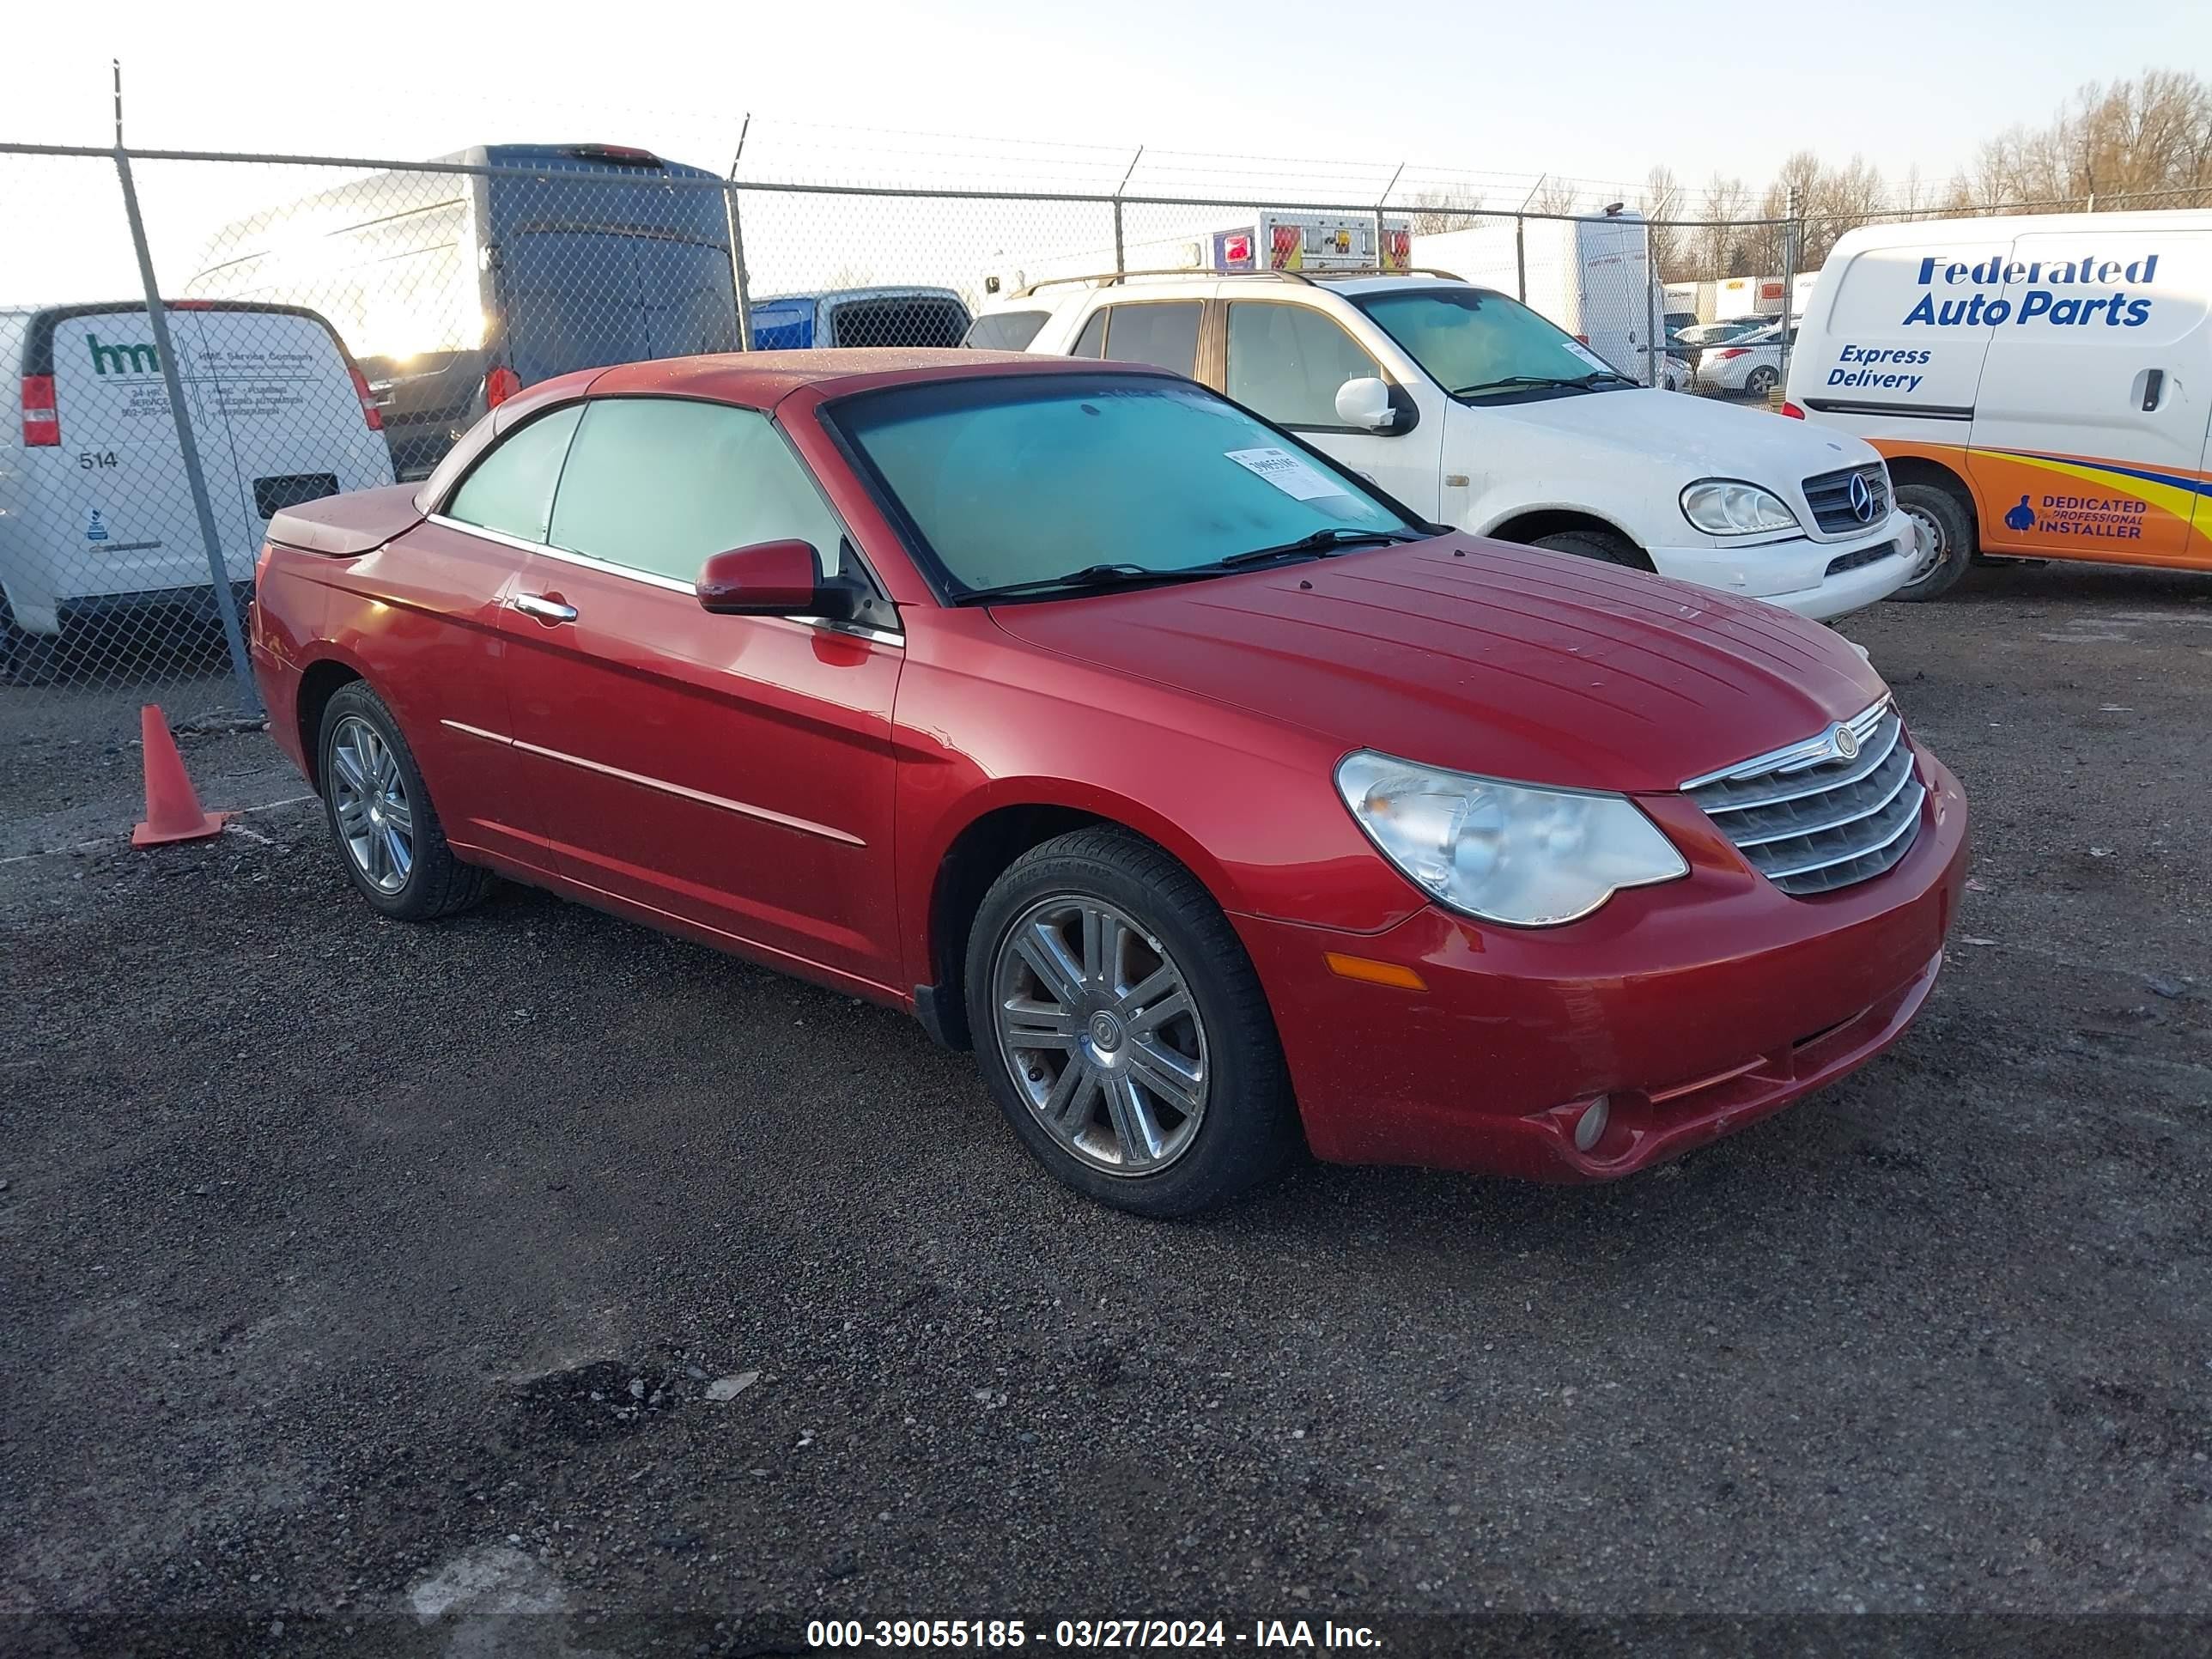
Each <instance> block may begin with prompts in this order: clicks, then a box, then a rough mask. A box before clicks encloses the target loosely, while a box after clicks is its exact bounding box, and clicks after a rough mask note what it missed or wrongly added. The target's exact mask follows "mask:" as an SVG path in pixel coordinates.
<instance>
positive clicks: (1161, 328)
mask: <svg viewBox="0 0 2212 1659" xmlns="http://www.w3.org/2000/svg"><path fill="white" fill-rule="evenodd" d="M1053 291H1054V290H1053V289H1040V290H1039V291H1038V293H1037V294H1036V295H1026V296H1024V295H1015V296H1010V301H1020V300H1022V299H1024V298H1026V299H1030V300H1035V299H1036V298H1038V297H1039V296H1040V295H1046V294H1050V293H1052V292H1053ZM1073 291H1074V293H1075V295H1076V296H1077V297H1076V299H1075V300H1074V301H1073V302H1063V303H1060V304H1059V305H1058V306H1056V307H1055V308H1054V311H1053V314H1052V317H1051V319H1049V320H1048V322H1047V323H1045V324H1044V325H1042V327H1041V328H1040V329H1039V330H1038V331H1037V333H1036V337H1034V338H1033V339H1032V340H1031V342H1030V347H1029V349H1030V350H1031V351H1032V352H1040V353H1042V352H1050V353H1055V354H1072V355H1073V356H1080V357H1094V358H1103V359H1105V360H1107V361H1110V362H1144V363H1154V364H1157V365H1158V366H1160V367H1161V368H1171V369H1173V370H1174V371H1175V372H1176V373H1177V374H1188V375H1190V376H1192V377H1193V378H1194V379H1196V380H1200V381H1201V382H1203V383H1204V384H1206V385H1207V386H1212V387H1213V388H1214V389H1215V390H1217V391H1219V392H1225V393H1226V394H1227V395H1228V396H1229V397H1231V398H1233V399H1235V400H1236V401H1237V402H1238V403H1240V404H1244V405H1245V406H1246V407H1247V408H1249V409H1251V410H1254V411H1255V413H1257V414H1259V415H1260V416H1263V417H1264V418H1266V419H1268V420H1271V421H1273V422H1275V423H1276V424H1278V425H1279V426H1285V427H1288V428H1291V430H1292V431H1295V432H1297V433H1298V434H1299V435H1301V436H1302V437H1304V439H1305V440H1306V441H1309V442H1310V443H1311V444H1312V445H1313V446H1314V447H1316V448H1317V449H1320V450H1322V451H1323V452H1325V453H1328V454H1329V455H1330V456H1332V457H1334V459H1337V460H1339V461H1340V462H1342V463H1343V464H1344V465H1346V466H1350V467H1352V468H1353V469H1355V470H1356V471H1358V472H1360V473H1361V474H1363V475H1364V476H1365V477H1370V478H1372V479H1373V480H1374V481H1375V482H1376V483H1377V484H1378V485H1380V486H1381V487H1382V488H1383V489H1385V490H1387V491H1389V493H1390V494H1391V495H1394V496H1395V497H1396V498H1397V499H1398V500H1400V501H1403V502H1405V503H1406V504H1407V506H1408V507H1411V508H1412V509H1413V511H1414V512H1415V513H1419V514H1420V515H1421V516H1422V517H1424V518H1425V519H1429V520H1435V521H1437V522H1438V523H1442V524H1449V525H1455V526H1458V527H1459V528H1461V529H1462V530H1467V531H1470V532H1474V533H1475V534H1478V535H1487V536H1496V537H1498V538H1502V539H1504V540H1507V541H1517V542H1527V543H1529V544H1533V545H1534V546H1537V547H1542V548H1547V549H1550V550H1553V551H1556V552H1563V553H1572V554H1577V555H1580V556H1584V557H1588V558H1595V559H1601V560H1605V561H1607V562H1611V563H1614V564H1620V565H1626V566H1629V567H1631V568H1638V569H1645V570H1656V571H1657V572H1658V573H1659V574H1661V575H1665V576H1676V577H1680V579H1682V580H1686V581H1693V582H1697V583H1699V584H1700V585H1701V586H1707V587H1713V588H1718V589H1721V590H1722V591H1723V592H1734V593H1741V594H1745V595H1747V596H1749V597H1752V598H1756V599H1766V600H1768V601H1769V602H1770V603H1772V604H1775V605H1782V606H1784V607H1785V608H1787V609H1789V610H1792V611H1797V612H1798V613H1799V614H1800V615H1802V616H1808V617H1833V616H1838V615H1840V614H1841V613H1843V612H1844V611H1854V610H1857V609H1858V608H1859V607H1860V606H1862V605H1871V604H1873V603H1874V602H1875V600H1877V599H1881V598H1882V597H1883V596H1884V595H1885V594H1887V592H1889V591H1890V589H1891V588H1893V587H1894V586H1896V585H1897V584H1898V583H1899V582H1900V581H1903V580H1905V577H1906V576H1907V575H1908V574H1911V570H1912V568H1914V566H1915V565H1916V563H1917V559H1918V551H1917V550H1918V542H1917V532H1915V531H1914V529H1913V527H1912V526H1911V521H1910V520H1906V519H1905V517H1904V516H1903V515H1902V514H1901V513H1896V512H1894V511H1893V510H1892V507H1891V503H1890V500H1889V481H1888V477H1887V473H1885V472H1884V471H1883V470H1882V465H1881V457H1880V456H1879V455H1877V454H1875V453H1874V451H1873V450H1871V449H1869V448H1868V447H1865V446H1864V445H1863V444H1855V443H1837V442H1832V441H1825V440H1824V441H1818V442H1813V443H1805V442H1802V441H1800V439H1801V437H1802V435H1803V432H1804V428H1802V427H1799V426H1797V425H1796V424H1795V423H1793V422H1784V421H1777V420H1772V419H1770V418H1768V417H1766V416H1760V415H1755V414H1753V413H1752V412H1751V411H1749V410H1739V409H1730V408H1727V407H1725V406H1723V405H1721V404H1714V403H1711V402H1708V401H1706V400H1704V399H1697V400H1691V399H1686V398H1672V397H1668V396H1666V395H1665V394H1664V393H1662V392H1657V391H1653V390H1650V389H1647V388H1644V387H1643V386H1638V385H1637V384H1636V382H1635V381H1634V380H1632V379H1630V378H1629V377H1628V376H1627V375H1625V374H1620V373H1619V372H1618V371H1616V370H1615V369H1613V368H1612V367H1611V366H1610V365H1609V364H1607V363H1606V362H1604V361H1603V360H1602V359H1601V358H1600V357H1599V356H1597V355H1596V354H1595V353H1594V352H1592V351H1591V350H1590V349H1589V348H1588V347H1587V346H1584V345H1583V344H1582V343H1580V342H1579V341H1577V340H1576V339H1574V338H1573V337H1571V336H1570V335H1568V334H1566V333H1565V332H1564V331H1561V330H1560V329H1559V328H1558V327H1557V326H1556V325H1553V324H1552V323H1551V322H1549V321H1547V320H1546V319H1544V318H1542V317H1540V316H1538V315H1537V314H1536V313H1534V311H1531V310H1530V309H1529V308H1528V307H1526V306H1523V305H1522V304H1521V303H1519V302H1518V301H1516V300H1513V299H1512V298H1510V297H1509V296H1508V295H1503V294H1499V293H1497V292H1495V291H1493V290H1491V289H1482V288H1478V287H1475V286H1474V285H1473V284H1471V283H1460V282H1453V281H1450V280H1448V279H1443V278H1437V277H1431V276H1419V275H1415V276H1342V277H1334V276H1319V277H1285V276H1267V275H1260V276H1191V277H1185V276H1167V277H1159V278H1133V279H1131V280H1129V281H1127V282H1126V283H1104V284H1097V285H1091V286H1081V285H1077V286H1075V287H1074V290H1073ZM1854 479H1856V480H1857V484H1856V485H1855V484H1854V483H1853V480H1854Z"/></svg>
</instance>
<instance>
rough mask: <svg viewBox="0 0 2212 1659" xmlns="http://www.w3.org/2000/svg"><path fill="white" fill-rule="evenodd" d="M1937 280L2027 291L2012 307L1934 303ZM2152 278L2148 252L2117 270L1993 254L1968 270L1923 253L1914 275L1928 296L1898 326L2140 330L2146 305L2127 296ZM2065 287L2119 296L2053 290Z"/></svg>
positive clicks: (2153, 259)
mask: <svg viewBox="0 0 2212 1659" xmlns="http://www.w3.org/2000/svg"><path fill="white" fill-rule="evenodd" d="M1939 279H1940V280H1941V281H1942V284H1943V285H1944V286H1945V287H1946V288H1957V287H1960V286H1962V285H1964V286H1972V287H1975V288H1991V287H1994V288H2014V287H2016V286H2018V285H2020V284H2021V283H2026V284H2027V292H2026V293H2025V294H2022V295H2020V298H2019V302H2018V304H2016V305H2015V303H2014V301H2011V300H2009V299H2003V298H1996V299H1993V298H1991V297H1990V295H1986V294H1975V295H1971V296H1967V297H1962V298H1960V299H1956V300H1945V301H1942V302H1941V303H1940V304H1939V303H1938V302H1937V301H1936V295H1935V293H1934V289H1935V288H1936V283H1937V281H1938V280H1939ZM2157 280H2158V255H2156V254H2155V253H2151V254H2146V255H2144V256H2143V257H2142V258H2140V259H2136V260H2133V261H2131V262H2129V263H2125V264H2123V263H2122V262H2121V261H2120V260H2118V259H2098V258H2092V257H2090V256H2089V255H2087V254H2084V255H2083V256H2082V257H2081V258H2079V259H2054V260H2049V261H2045V260H2042V259H2035V260H2027V259H2010V260H2008V259H2006V258H2003V257H2002V256H2001V255H1998V254H1994V253H1993V254H1991V255H1990V257H1989V258H1986V259H1984V260H1982V261H1980V262H1979V263H1978V264H1971V265H1970V264H1967V263H1966V261H1965V260H1964V259H1948V260H1947V259H1946V258H1944V257H1943V256H1942V254H1940V253H1931V254H1929V256H1928V257H1927V258H1924V259H1923V260H1922V261H1921V262H1920V277H1919V285H1920V286H1921V287H1922V288H1924V289H1929V292H1928V293H1926V294H1923V295H1921V296H1920V299H1919V301H1918V302H1917V304H1915V305H1914V307H1912V309H1911V311H1910V312H1908V313H1905V322H1904V324H1903V326H1905V327H1907V328H1910V327H1911V325H1913V324H1915V323H1928V324H1930V325H1933V326H1935V327H1937V328H1960V327H1963V328H1980V327H1983V326H1984V325H1995V324H1999V323H2032V322H2033V321H2035V320H2036V319H2038V318H2040V319H2043V320H2044V321H2045V322H2049V323H2056V324H2058V325H2068V324H2071V325H2075V326H2076V327H2080V326H2082V325H2087V324H2089V323H2095V322H2101V323H2103V324H2104V325H2105V326H2106V327H2107V328H2141V327H2142V325H2144V324H2145V323H2147V322H2148V321H2149V320H2150V307H2151V301H2149V300H2147V299H2136V298H2134V297H2132V296H2131V295H2130V294H2129V293H2128V291H2127V290H2128V289H2130V288H2148V287H2149V286H2150V285H2151V284H2152V283H2154V282H2156V281H2157ZM2069 288H2075V289H2079V288H2116V289H2118V290H2119V291H2118V293H2114V294H2100V295H2096V296H2095V297H2093V298H2092V297H2090V296H2088V295H2081V294H2067V293H2063V292H2062V291H2061V290H2063V289H2069Z"/></svg>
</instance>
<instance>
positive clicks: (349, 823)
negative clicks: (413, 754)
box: [331, 714, 415, 893]
mask: <svg viewBox="0 0 2212 1659" xmlns="http://www.w3.org/2000/svg"><path fill="white" fill-rule="evenodd" d="M331 807H332V809H333V811H335V812H336V814H337V825H338V839H339V840H340V841H342V842H344V843H345V849H346V854H347V856H348V857H349V858H351V859H352V860H353V863H354V868H355V869H356V870H358V871H360V872H361V873H362V878H364V879H365V880H367V881H368V884H370V885H371V886H373V887H374V888H375V889H376V890H377V891H378V892H380V893H396V892H398V890H400V889H401V888H403V887H404V886H405V885H406V884H407V876H408V872H410V871H411V870H413V869H414V867H415V811H414V808H413V806H412V805H410V803H409V801H408V799H407V781H406V780H405V779H404V777H403V776H401V775H400V771H399V757H398V756H397V755H395V754H394V753H392V745H391V744H388V743H386V741H385V740H384V736H383V734H382V733H381V732H379V731H378V730H377V729H376V728H375V727H374V726H371V725H370V724H369V723H368V721H367V720H362V718H361V717H360V716H359V715H357V714H349V715H347V716H346V717H345V718H344V719H343V720H340V721H339V722H338V725H337V730H336V731H335V732H332V733H331Z"/></svg>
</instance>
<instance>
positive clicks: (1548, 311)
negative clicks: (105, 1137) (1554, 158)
mask: <svg viewBox="0 0 2212 1659" xmlns="http://www.w3.org/2000/svg"><path fill="white" fill-rule="evenodd" d="M1650 238H1651V233H1650V227H1649V226H1647V225H1646V224H1645V223H1644V219H1643V216H1641V215H1640V214H1635V213H1627V212H1622V213H1616V214H1610V215H1607V216H1603V217H1599V218H1588V219H1529V220H1526V221H1523V222H1517V223H1516V222H1515V221H1513V220H1511V219H1493V220H1491V221H1489V222H1486V223H1484V224H1480V225H1474V226H1471V227H1469V228H1467V229H1465V230H1443V231H1437V232H1433V233H1431V234H1426V235H1419V236H1416V237H1414V238H1413V264H1415V265H1416V266H1417V267H1419V269H1421V270H1427V271H1436V272H1443V271H1449V272H1450V273H1451V274H1452V275H1453V276H1462V277H1465V278H1466V279H1467V280H1468V282H1471V283H1480V284H1481V285H1482V286H1483V287H1485V288H1494V289H1498V290H1500V291H1501V292H1504V293H1507V294H1511V295H1514V296H1515V297H1516V298H1517V299H1519V300H1520V301H1521V303H1522V304H1523V305H1525V306H1527V307H1528V308H1529V309H1530V310H1532V311H1534V312H1535V313H1537V314H1538V315H1539V316H1542V317H1548V318H1550V319H1552V321H1553V322H1555V323H1557V324H1558V325H1559V326H1560V327H1561V328H1563V329H1565V331H1567V332H1568V333H1570V334H1571V335H1573V336H1574V337H1575V338H1576V339H1577V340H1579V341H1581V342H1582V343H1583V344H1584V345H1586V346H1588V347H1589V349H1591V350H1592V351H1595V353H1597V355H1598V356H1601V357H1602V358H1604V359H1605V360H1606V362H1608V363H1610V364H1612V365H1613V368H1617V369H1620V370H1621V371H1623V372H1624V373H1626V374H1630V375H1632V376H1633V377H1634V378H1635V379H1637V380H1640V381H1642V382H1643V383H1644V385H1646V386H1649V385H1650V384H1651V383H1652V378H1653V374H1654V373H1655V371H1656V372H1657V373H1658V374H1660V376H1661V378H1662V380H1663V378H1664V372H1665V368H1666V361H1665V359H1666V350H1665V347H1666V334H1665V332H1664V326H1663V325H1662V323H1661V321H1660V319H1661V316H1662V313H1663V312H1664V311H1665V308H1666V306H1665V301H1664V298H1663V296H1662V295H1661V293H1660V291H1659V289H1657V288H1656V286H1655V285H1654V283H1653V282H1652V276H1651V240H1650ZM1655 342H1656V348H1657V349H1647V348H1648V347H1651V346H1652V345H1653V344H1654V343H1655Z"/></svg>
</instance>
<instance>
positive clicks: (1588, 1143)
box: [1575, 1095, 1613, 1152]
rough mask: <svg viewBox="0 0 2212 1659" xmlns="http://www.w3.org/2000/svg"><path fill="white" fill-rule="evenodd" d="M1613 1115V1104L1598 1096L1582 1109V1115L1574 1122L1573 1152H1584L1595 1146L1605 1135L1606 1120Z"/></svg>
mask: <svg viewBox="0 0 2212 1659" xmlns="http://www.w3.org/2000/svg"><path fill="white" fill-rule="evenodd" d="M1612 1115H1613V1103H1612V1102H1611V1101H1609V1100H1607V1098H1606V1097H1605V1096H1603V1095H1600V1096H1599V1097H1597V1098H1596V1099H1595V1100H1593V1101H1592V1102H1590V1103H1589V1105H1587V1106H1585V1107H1583V1115H1581V1116H1580V1117H1578V1118H1577V1119H1576V1120H1575V1150H1576V1151H1577V1152H1588V1151H1589V1149H1590V1148H1591V1147H1593V1146H1596V1145H1597V1143H1598V1140H1599V1138H1600V1137H1601V1136H1602V1135H1603V1134H1604V1133H1605V1123H1606V1120H1607V1118H1609V1117H1611V1116H1612Z"/></svg>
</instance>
